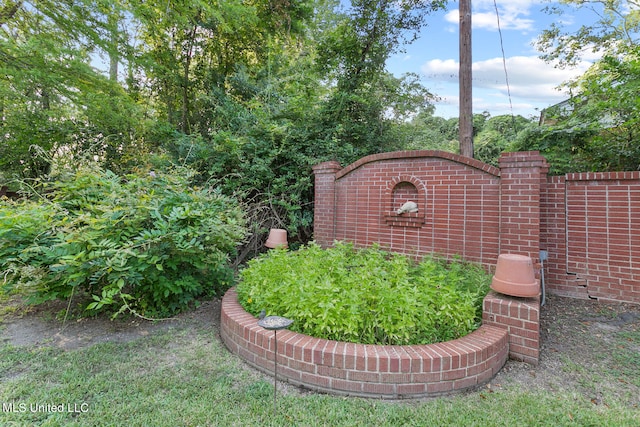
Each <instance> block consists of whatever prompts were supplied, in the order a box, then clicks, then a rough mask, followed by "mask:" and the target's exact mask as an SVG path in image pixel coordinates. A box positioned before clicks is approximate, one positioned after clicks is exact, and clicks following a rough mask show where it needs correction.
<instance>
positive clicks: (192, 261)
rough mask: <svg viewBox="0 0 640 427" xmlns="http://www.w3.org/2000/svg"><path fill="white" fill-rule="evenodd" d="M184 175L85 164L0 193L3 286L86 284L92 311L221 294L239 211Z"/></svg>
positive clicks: (156, 310) (49, 289)
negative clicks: (25, 192)
mask: <svg viewBox="0 0 640 427" xmlns="http://www.w3.org/2000/svg"><path fill="white" fill-rule="evenodd" d="M188 179H189V172H188V171H187V170H184V169H178V170H175V171H172V172H170V173H159V172H157V173H154V174H144V175H140V176H133V175H131V176H127V177H124V178H121V177H119V176H116V175H115V174H113V173H111V172H109V171H102V170H99V169H96V168H90V167H83V168H81V169H79V170H78V171H77V172H75V173H74V174H72V176H69V177H67V178H66V179H60V180H57V181H54V182H52V183H50V184H48V185H47V186H46V187H45V189H46V192H45V193H44V194H47V196H46V197H44V196H41V197H40V198H37V199H34V200H33V201H18V202H11V201H8V200H3V201H0V269H1V270H2V271H3V272H4V278H3V279H4V289H5V291H11V290H13V289H16V288H21V289H22V290H23V291H24V292H26V293H27V294H28V296H29V299H30V301H31V302H33V303H40V302H43V301H47V300H52V299H66V298H70V297H71V296H72V295H74V294H75V295H78V294H79V293H81V292H83V293H89V295H92V296H93V302H91V303H90V304H88V306H87V308H88V309H89V310H91V311H100V310H103V309H105V308H109V309H110V310H113V309H114V308H115V309H116V311H117V312H116V314H118V313H119V312H121V311H123V310H126V309H131V310H135V312H136V313H138V314H142V315H148V316H166V315H171V314H174V313H176V312H178V311H180V310H182V309H184V308H185V307H186V306H187V305H188V304H189V303H191V302H193V301H194V300H195V299H196V298H198V297H202V296H208V295H215V294H221V293H223V292H224V291H225V290H226V289H227V288H228V287H229V286H231V285H232V283H233V272H232V270H231V269H230V267H229V265H228V259H229V257H230V255H232V254H233V253H234V251H235V250H236V247H237V245H238V244H240V243H241V241H242V240H243V238H244V237H245V235H246V227H245V220H244V217H243V215H242V211H241V209H240V208H239V206H238V203H237V202H236V201H235V200H233V199H231V198H229V197H225V196H223V195H221V194H219V193H217V192H216V191H213V190H210V189H196V188H191V187H190V186H189V185H188Z"/></svg>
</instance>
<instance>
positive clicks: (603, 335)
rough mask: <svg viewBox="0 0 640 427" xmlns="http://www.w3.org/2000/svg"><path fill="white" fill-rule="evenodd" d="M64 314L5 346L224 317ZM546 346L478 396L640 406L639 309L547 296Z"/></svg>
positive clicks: (6, 329) (114, 335)
mask: <svg viewBox="0 0 640 427" xmlns="http://www.w3.org/2000/svg"><path fill="white" fill-rule="evenodd" d="M61 310H64V305H63V304H61V303H53V304H49V305H45V306H42V307H39V308H36V309H32V310H30V311H27V312H22V313H13V314H8V315H6V316H5V317H4V320H3V322H2V324H1V325H0V337H1V338H0V340H2V341H3V342H7V343H10V344H12V345H15V346H55V347H59V348H62V349H65V350H70V349H75V348H80V347H86V346H90V345H94V344H97V343H101V342H127V341H131V340H135V339H138V338H140V337H144V336H148V335H150V334H153V333H155V332H157V331H162V330H167V329H170V328H183V327H193V328H204V327H206V328H209V327H211V326H213V327H214V328H216V329H217V328H218V326H219V319H220V301H218V300H215V301H210V302H205V303H202V305H200V306H199V307H198V308H197V309H195V310H193V311H191V312H188V313H184V314H181V315H180V316H178V317H176V318H175V319H172V320H167V321H161V322H149V321H145V320H141V319H137V318H131V317H128V318H122V319H116V320H110V319H109V318H82V319H73V320H67V321H66V322H65V323H64V324H63V323H62V322H61V321H60V320H59V319H57V318H56V313H60V311H61ZM57 317H59V316H57ZM541 341H542V345H541V352H540V363H539V364H538V366H532V365H529V364H526V363H522V362H517V361H512V360H510V361H508V362H507V364H506V365H505V366H504V368H503V369H502V370H501V371H500V372H499V373H498V375H496V377H495V378H494V379H493V380H492V381H491V382H490V383H489V384H488V385H486V386H484V387H483V389H482V390H481V392H493V391H495V390H499V389H501V388H506V387H518V388H522V389H538V390H543V391H544V390H546V391H550V392H557V391H569V392H573V393H579V394H581V395H584V396H586V397H587V398H588V399H590V400H591V402H593V404H595V405H607V397H608V396H609V397H615V399H616V400H617V401H622V402H625V404H628V405H631V406H634V407H639V406H640V305H633V304H625V303H616V302H601V301H593V300H577V299H571V298H561V297H557V296H548V297H547V299H546V304H545V306H544V307H542V310H541ZM265 378H266V377H265ZM287 388H288V387H287Z"/></svg>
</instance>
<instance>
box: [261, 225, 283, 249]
mask: <svg viewBox="0 0 640 427" xmlns="http://www.w3.org/2000/svg"><path fill="white" fill-rule="evenodd" d="M264 245H265V246H266V247H268V248H271V249H273V248H288V247H289V242H287V230H283V229H281V228H272V229H271V230H269V238H268V239H267V241H266V243H265V244H264Z"/></svg>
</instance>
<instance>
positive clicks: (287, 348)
mask: <svg viewBox="0 0 640 427" xmlns="http://www.w3.org/2000/svg"><path fill="white" fill-rule="evenodd" d="M220 335H221V337H222V340H223V342H224V343H225V345H226V346H227V347H228V348H229V350H230V351H231V352H233V353H235V354H237V355H238V356H240V357H241V358H242V359H244V360H245V361H246V362H247V363H249V364H250V365H251V366H253V367H255V368H257V369H259V370H261V371H263V372H266V373H273V367H274V359H273V350H274V344H275V342H274V337H273V336H274V334H273V332H272V331H266V330H264V329H263V328H261V327H260V326H258V325H257V319H256V318H255V317H253V316H252V315H250V314H249V313H247V312H246V311H245V310H244V309H243V308H242V306H240V304H238V301H237V293H236V291H235V289H230V290H229V291H228V292H227V293H226V294H225V296H224V298H223V299H222V309H221V326H220ZM508 356H509V337H508V331H507V329H505V328H502V327H499V326H493V325H482V326H481V327H480V328H479V329H478V330H476V331H474V332H472V333H471V334H469V335H467V336H465V337H463V338H460V339H457V340H453V341H448V342H443V343H437V344H430V345H409V346H382V345H364V344H353V343H346V342H338V341H330V340H326V339H319V338H313V337H310V336H308V335H304V334H299V333H295V332H291V331H286V330H285V331H280V332H279V333H278V378H282V379H286V380H287V381H288V382H290V383H291V384H294V385H297V386H303V387H306V388H309V389H312V390H315V391H320V392H327V393H331V394H338V395H349V396H361V397H376V398H386V399H402V398H421V397H433V396H438V395H443V394H448V393H452V392H458V391H462V390H466V389H470V388H474V387H477V386H479V385H482V384H484V383H486V382H488V381H489V380H490V379H491V378H493V376H494V375H495V374H496V373H498V371H499V370H500V369H501V368H502V366H503V365H504V363H505V362H506V360H507V358H508Z"/></svg>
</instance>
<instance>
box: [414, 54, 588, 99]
mask: <svg viewBox="0 0 640 427" xmlns="http://www.w3.org/2000/svg"><path fill="white" fill-rule="evenodd" d="M588 66H589V63H586V62H585V63H582V64H581V65H580V66H579V67H576V68H572V69H559V68H555V67H553V65H550V64H547V63H545V62H544V61H542V60H541V59H539V58H538V57H536V56H514V57H511V58H507V60H506V67H507V75H508V78H509V87H510V91H511V95H513V96H521V97H527V98H530V99H546V98H549V97H557V96H558V91H557V89H556V88H557V87H558V86H559V85H560V84H561V83H562V82H564V81H566V80H569V79H571V78H574V77H576V76H579V75H581V74H583V73H584V72H585V71H586V69H587V68H588ZM421 71H422V73H424V75H425V76H426V78H427V80H428V81H446V82H457V81H458V71H459V63H458V61H456V60H453V59H447V60H442V59H433V60H431V61H428V62H426V63H425V64H424V65H422V67H421ZM472 81H473V87H474V88H484V89H494V90H497V91H499V92H500V93H504V94H507V79H506V76H505V71H504V63H503V61H502V58H492V59H488V60H486V61H478V62H474V63H473V66H472Z"/></svg>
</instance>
